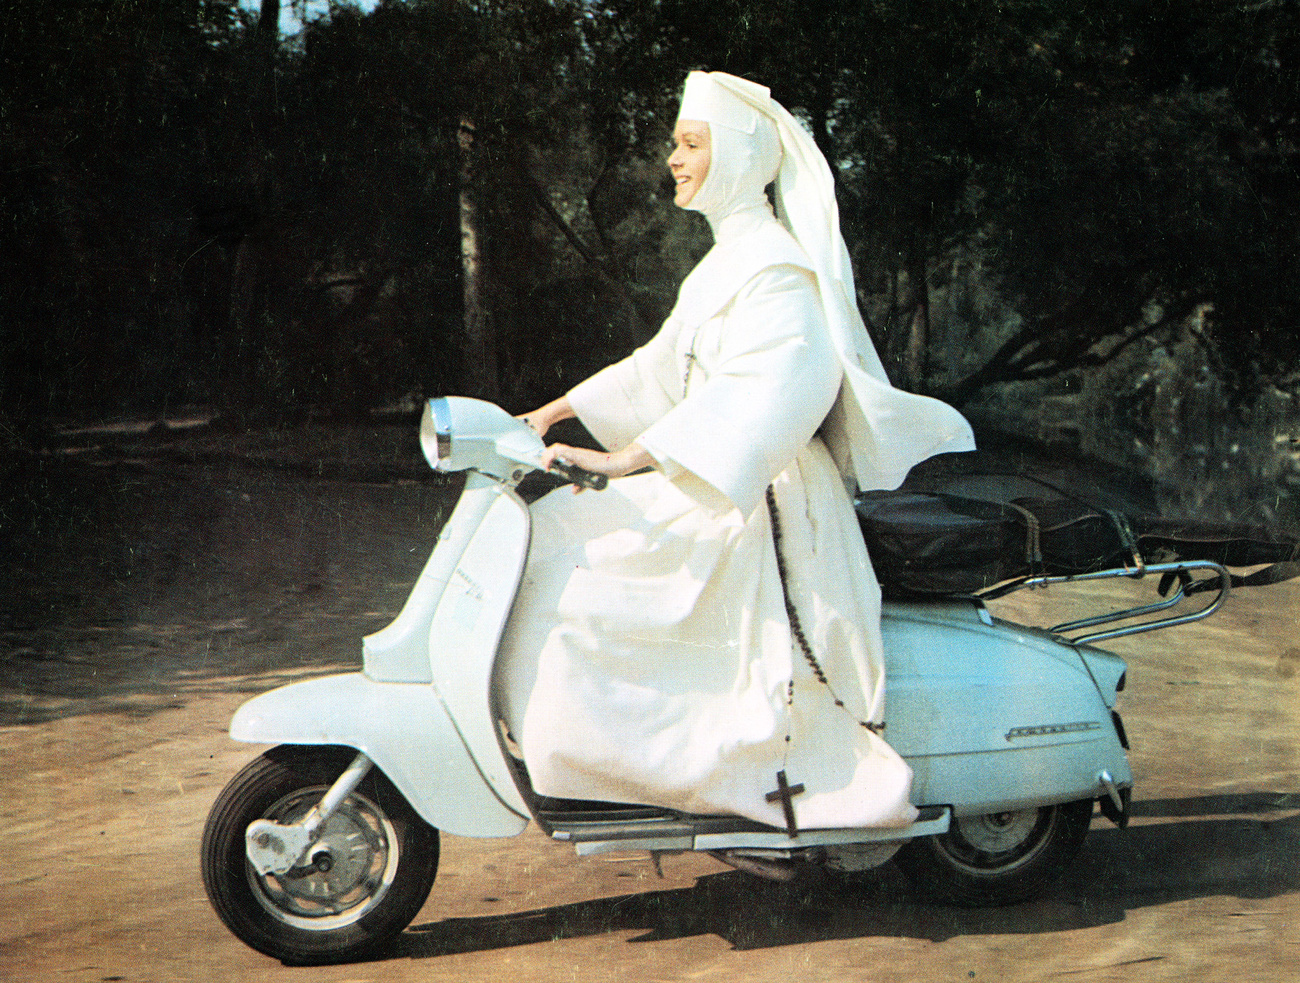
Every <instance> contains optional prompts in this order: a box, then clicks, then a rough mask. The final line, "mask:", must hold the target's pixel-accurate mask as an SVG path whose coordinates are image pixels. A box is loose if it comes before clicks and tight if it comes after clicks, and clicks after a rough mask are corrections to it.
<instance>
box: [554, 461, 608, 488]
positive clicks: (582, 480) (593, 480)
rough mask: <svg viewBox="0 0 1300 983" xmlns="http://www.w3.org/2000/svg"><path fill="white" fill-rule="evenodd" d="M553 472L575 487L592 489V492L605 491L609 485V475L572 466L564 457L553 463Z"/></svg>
mask: <svg viewBox="0 0 1300 983" xmlns="http://www.w3.org/2000/svg"><path fill="white" fill-rule="evenodd" d="M551 470H552V471H554V472H555V473H556V474H558V475H560V476H562V477H564V478H567V479H568V480H569V481H572V482H573V483H574V484H575V485H580V486H582V487H583V488H590V489H591V490H592V491H603V490H604V488H605V486H606V485H608V484H609V476H608V475H603V474H597V473H596V472H595V471H588V470H587V469H586V468H580V467H578V465H576V464H570V463H569V462H568V461H566V460H564V458H562V457H557V458H556V459H555V460H554V461H552V462H551Z"/></svg>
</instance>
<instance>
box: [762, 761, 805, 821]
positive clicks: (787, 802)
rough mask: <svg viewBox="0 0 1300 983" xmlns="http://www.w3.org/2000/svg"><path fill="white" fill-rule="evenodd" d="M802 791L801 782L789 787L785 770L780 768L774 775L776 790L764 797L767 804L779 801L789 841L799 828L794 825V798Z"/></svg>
mask: <svg viewBox="0 0 1300 983" xmlns="http://www.w3.org/2000/svg"><path fill="white" fill-rule="evenodd" d="M803 791H804V787H803V782H800V783H799V784H798V785H791V784H790V783H789V782H788V781H786V777H785V769H784V768H782V769H781V770H780V771H778V772H777V773H776V790H775V791H772V792H768V793H767V795H765V796H764V798H765V799H767V801H768V802H776V801H777V800H778V799H780V800H781V811H782V812H784V813H785V828H786V831H787V832H789V834H790V838H791V839H794V838H795V837H796V836H798V835H799V827H798V826H797V825H795V821H794V797H795V796H796V795H798V794H800V793H801V792H803Z"/></svg>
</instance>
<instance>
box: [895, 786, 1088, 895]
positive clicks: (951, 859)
mask: <svg viewBox="0 0 1300 983" xmlns="http://www.w3.org/2000/svg"><path fill="white" fill-rule="evenodd" d="M1091 822H1092V800H1091V799H1082V800H1080V801H1077V802H1066V803H1063V804H1061V805H1052V806H1043V807H1041V808H1037V809H1025V810H1022V811H1019V812H1000V813H992V814H990V815H987V816H963V817H961V818H955V819H953V821H952V826H951V827H950V828H949V829H948V831H947V832H946V833H941V834H939V835H938V836H927V837H923V838H921V839H917V840H912V841H911V842H910V843H908V844H907V845H905V846H904V847H903V849H902V850H900V851H899V853H898V856H897V857H895V858H894V862H895V863H896V864H898V866H899V868H900V869H901V870H902V871H903V873H904V874H905V875H906V876H907V879H908V880H909V881H911V883H912V885H913V886H914V887H915V888H916V889H917V890H918V891H919V892H920V893H922V894H924V895H925V896H926V897H928V898H930V899H931V900H934V901H938V902H940V903H942V904H956V905H964V906H967V907H986V906H995V905H1008V904H1016V903H1018V902H1020V901H1027V900H1028V899H1030V898H1032V897H1034V896H1036V895H1037V894H1039V893H1040V892H1042V891H1043V890H1044V889H1045V888H1046V887H1047V886H1048V885H1049V884H1051V883H1052V882H1053V881H1055V880H1056V879H1057V878H1058V877H1059V876H1060V875H1061V873H1062V871H1064V870H1065V868H1066V867H1068V866H1069V864H1070V863H1071V861H1073V860H1074V858H1075V856H1076V855H1077V854H1078V852H1079V848H1080V847H1081V846H1083V838H1084V837H1085V836H1086V835H1087V833H1088V826H1089V824H1090V823H1091Z"/></svg>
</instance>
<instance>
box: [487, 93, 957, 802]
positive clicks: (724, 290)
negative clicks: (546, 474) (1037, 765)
mask: <svg viewBox="0 0 1300 983" xmlns="http://www.w3.org/2000/svg"><path fill="white" fill-rule="evenodd" d="M680 117H681V118H682V119H689V120H702V121H704V122H706V123H708V124H709V130H710V137H711V144H712V154H711V156H712V159H711V163H710V165H709V169H708V172H707V174H706V176H705V179H704V182H703V184H702V185H701V187H700V188H699V190H698V191H697V193H696V194H695V196H694V198H693V199H692V200H691V202H690V204H689V206H688V207H690V208H693V209H697V210H699V211H701V212H703V213H704V215H705V217H706V218H707V219H708V221H709V224H710V226H711V227H712V229H713V235H714V246H713V248H712V249H711V250H710V251H709V253H708V254H707V255H706V256H705V257H704V259H703V260H701V261H700V263H699V265H698V266H696V268H695V269H694V270H692V272H691V273H690V275H689V276H687V278H686V279H685V281H683V283H682V286H681V289H680V292H679V294H678V300H677V305H676V306H675V307H674V309H673V311H672V312H671V314H670V315H669V316H668V319H667V320H666V321H665V322H664V325H663V327H662V328H661V329H660V331H659V332H658V334H656V335H655V336H654V338H652V339H651V340H650V341H649V342H648V343H647V344H646V345H644V346H643V347H642V348H639V349H637V351H635V352H634V353H633V354H632V355H630V356H628V357H627V358H625V359H624V360H623V361H621V362H618V363H617V364H615V365H612V366H610V367H609V368H607V369H604V370H602V371H601V372H598V373H597V374H596V375H594V376H592V377H591V378H590V379H588V380H587V381H585V382H583V383H581V384H580V385H578V386H577V387H575V388H574V389H573V390H572V391H571V392H570V393H569V394H568V395H569V401H570V403H571V404H572V406H573V408H574V410H575V412H576V413H577V415H578V418H579V419H580V420H581V421H582V423H583V424H584V425H586V427H587V428H588V429H589V430H590V431H591V433H592V434H593V435H594V436H595V437H596V438H597V439H598V440H599V441H600V442H601V443H602V444H604V445H605V447H606V448H609V449H611V450H616V449H620V448H622V447H625V446H626V445H627V444H628V443H630V442H632V441H634V440H635V441H637V442H638V443H639V444H640V445H641V446H642V447H644V448H645V449H646V450H647V451H649V452H650V454H651V455H652V456H653V457H654V459H655V461H656V463H657V467H656V469H655V470H653V471H650V472H647V473H644V474H639V475H631V476H628V477H625V478H619V479H616V480H614V481H612V482H610V485H609V487H608V489H606V490H605V491H603V492H599V493H593V492H587V493H585V494H582V495H572V494H570V493H569V492H568V491H567V490H561V491H559V492H555V493H552V494H550V495H547V496H546V497H544V498H542V499H541V500H539V501H538V502H536V503H534V505H533V507H532V512H533V539H532V546H531V549H530V553H529V559H528V564H527V568H526V569H525V572H524V581H523V585H522V586H521V589H520V593H519V596H518V599H517V601H516V603H515V607H514V610H513V612H512V614H511V618H510V622H509V624H508V625H507V628H506V634H505V637H504V639H503V641H502V646H501V654H500V657H499V660H498V669H497V677H496V680H495V685H496V698H497V703H498V706H499V707H500V708H501V712H502V714H503V716H504V717H505V721H506V724H507V726H508V727H509V729H510V731H511V733H512V734H513V735H514V737H515V738H516V740H517V741H518V744H519V747H520V748H521V750H522V753H523V757H524V761H525V764H526V766H527V768H528V772H529V776H530V778H531V780H532V783H533V787H534V789H535V790H536V791H537V792H538V793H540V794H542V795H548V796H554V797H561V798H574V799H589V800H603V801H614V802H636V803H644V804H650V805H658V806H664V807H668V808H672V809H678V810H681V811H683V812H688V813H707V814H717V813H723V814H734V815H739V816H745V817H748V818H751V819H754V820H757V821H759V822H763V823H767V824H770V825H772V826H778V827H780V826H784V825H785V819H784V815H783V811H782V809H783V807H782V804H781V803H780V802H779V801H768V799H767V794H768V793H769V792H771V791H773V790H774V789H775V788H776V773H777V772H778V771H780V770H784V771H785V772H786V773H787V774H788V776H789V782H790V783H791V784H792V785H793V784H802V785H803V786H804V791H803V792H802V793H801V794H799V795H798V796H797V797H795V799H794V800H793V805H794V812H795V817H796V821H797V823H798V825H799V827H800V828H819V827H840V826H900V825H905V824H907V823H909V822H911V821H912V820H913V819H914V818H915V814H916V813H915V809H914V808H913V806H912V805H911V804H910V802H909V800H908V795H909V791H910V787H911V777H912V776H911V771H910V769H909V768H908V766H907V765H906V763H904V762H903V760H902V759H901V758H900V757H899V756H898V755H897V754H896V753H895V752H894V751H893V749H891V748H890V747H889V745H888V744H887V743H886V742H885V740H883V739H882V738H881V736H878V735H877V734H876V733H873V732H872V731H871V730H869V729H867V728H864V727H863V726H862V725H861V723H862V722H869V723H872V724H880V723H882V722H884V721H885V694H884V679H885V668H884V659H883V654H882V652H881V641H880V590H879V586H878V585H877V582H876V579H875V575H874V573H873V572H872V569H871V564H870V562H869V560H868V558H867V554H866V549H865V547H864V545H863V542H862V536H861V533H860V531H859V529H858V525H857V519H856V517H855V515H854V512H853V508H852V503H851V501H850V498H849V494H848V492H847V491H846V483H847V484H851V483H856V484H857V485H858V486H859V487H861V488H883V487H894V486H896V485H897V484H898V483H899V482H900V481H901V480H902V479H903V477H904V476H905V475H906V474H907V471H908V470H909V469H910V468H911V467H912V466H913V465H914V464H915V463H917V462H918V461H921V460H923V459H925V458H927V457H929V456H931V455H933V454H936V453H941V452H945V451H958V450H968V449H970V448H971V447H973V440H972V438H971V433H970V428H969V427H968V425H967V424H966V422H965V420H964V419H962V417H961V416H960V415H959V414H958V413H957V412H956V411H955V410H953V409H952V408H951V407H949V406H947V405H945V404H943V403H940V402H937V401H935V400H932V399H927V398H925V397H921V396H916V395H913V394H910V393H904V392H901V391H899V390H897V389H894V388H893V387H891V386H890V385H889V383H888V381H887V379H886V378H885V374H884V371H883V369H882V368H881V365H880V360H879V358H878V357H877V355H876V353H875V350H874V348H873V347H872V345H871V343H870V341H869V339H868V338H867V334H866V331H865V328H864V327H863V324H862V320H861V317H860V316H859V315H858V311H857V306H856V304H855V303H854V302H853V297H854V292H853V279H852V272H851V270H850V267H849V261H848V255H847V251H846V250H845V248H844V243H843V240H842V238H841V237H840V232H839V214H838V210H837V208H836V204H835V196H834V186H833V182H832V178H831V173H830V169H829V167H828V166H827V164H826V161H825V159H824V158H823V157H822V155H821V153H820V152H819V151H818V150H817V148H816V146H815V145H814V144H813V142H812V140H811V138H810V137H809V135H808V134H807V133H806V132H805V131H804V130H803V128H802V127H801V126H800V125H799V123H798V122H797V121H796V120H795V119H794V118H793V117H792V116H791V115H790V114H789V113H788V112H786V111H785V110H784V109H783V108H782V107H781V106H780V105H779V104H777V103H776V102H774V101H773V100H772V99H771V97H770V95H769V94H768V90H767V89H766V88H763V87H762V86H758V85H754V84H753V83H750V82H746V81H745V80H743V79H738V78H736V77H734V76H730V75H725V74H722V73H703V72H692V73H691V74H690V75H689V76H688V78H687V81H686V86H685V89H684V91H683V95H682V105H681V110H680ZM773 181H775V187H776V198H777V210H778V214H779V215H780V216H781V217H780V220H778V218H777V217H776V216H774V215H773V213H772V210H771V208H770V207H769V205H768V202H767V198H766V195H765V193H764V188H765V187H766V186H767V185H768V184H770V183H772V182H773ZM769 485H770V486H772V489H773V491H774V494H775V501H776V505H777V510H778V515H779V517H780V524H781V553H782V556H783V557H784V560H785V565H786V579H787V583H786V590H787V591H788V594H789V599H790V601H791V602H792V603H793V605H794V607H795V610H796V612H797V613H798V615H799V619H800V621H801V623H802V625H803V628H804V633H805V635H806V637H807V639H808V641H809V643H810V644H811V647H812V650H813V652H814V653H815V655H816V658H817V659H818V661H819V662H820V664H821V666H822V667H823V669H824V671H825V673H826V676H827V677H828V679H829V681H830V684H831V686H832V687H833V688H834V693H832V692H831V690H830V689H829V688H828V687H827V686H826V685H824V684H822V683H821V682H819V681H818V680H817V679H816V678H815V677H814V674H813V671H812V669H811V668H810V667H809V665H808V664H807V662H806V660H805V659H804V657H803V654H802V653H801V651H800V650H799V649H798V648H797V646H796V645H795V643H794V639H793V638H792V635H791V631H790V626H789V621H788V619H787V615H786V607H785V596H784V594H783V589H782V583H781V578H780V575H779V574H778V571H777V559H776V552H775V548H774V543H773V531H772V524H771V520H770V517H769V513H768V509H767V506H766V504H765V503H764V495H765V492H766V489H767V488H768V486H769ZM791 679H793V681H794V686H793V696H792V697H791V696H790V692H789V684H790V681H791ZM836 697H839V698H840V699H841V700H843V702H844V704H845V706H844V707H843V708H837V707H836V706H835V698H836ZM883 733H884V735H885V737H887V736H888V730H885V731H884V732H883Z"/></svg>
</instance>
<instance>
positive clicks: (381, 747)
mask: <svg viewBox="0 0 1300 983" xmlns="http://www.w3.org/2000/svg"><path fill="white" fill-rule="evenodd" d="M230 736H231V737H233V738H234V739H235V740H238V741H248V742H250V743H259V744H260V743H266V744H309V745H322V744H339V745H344V746H347V747H353V748H356V749H357V750H358V751H361V752H363V753H365V754H366V755H367V756H369V758H370V759H371V760H372V761H373V762H374V763H375V764H376V765H377V766H378V767H379V769H380V770H381V771H383V773H384V774H385V775H387V776H388V778H389V779H390V780H391V781H392V783H393V784H394V785H395V786H397V789H398V791H399V792H401V793H402V795H403V796H405V797H406V800H407V802H409V803H410V804H411V807H412V808H413V809H415V811H416V812H417V813H419V814H420V816H421V818H423V819H424V820H425V822H427V823H429V824H430V825H431V826H434V827H436V828H438V829H440V830H445V831H446V832H448V833H454V834H456V835H458V836H480V837H482V836H515V835H518V834H519V833H521V832H523V830H524V828H525V827H526V826H527V825H528V820H527V819H526V818H525V817H524V816H522V815H520V814H518V813H517V812H515V811H513V810H511V809H510V808H508V807H507V806H506V805H505V804H504V803H503V802H502V801H501V799H500V798H498V797H497V796H496V795H495V794H494V793H493V791H492V789H491V788H490V787H489V785H488V784H487V782H486V780H485V779H484V777H483V775H482V774H481V773H480V772H479V770H478V768H477V767H476V766H475V764H474V760H473V758H471V757H470V755H469V753H468V752H467V751H466V749H465V745H464V744H463V743H462V741H461V739H460V736H459V735H458V734H457V733H456V729H455V728H454V727H453V726H452V723H451V720H450V719H449V718H448V716H447V711H446V709H445V708H444V707H443V704H442V701H441V700H440V699H439V698H438V694H437V693H435V692H434V690H433V688H432V687H431V686H429V685H428V684H423V685H422V684H419V683H381V682H375V681H374V680H372V679H368V678H366V677H365V676H363V675H362V674H361V673H346V674H343V675H338V676H326V677H323V678H320V679H309V680H304V681H303V682H300V683H292V684H290V685H288V686H282V687H280V688H279V689H275V690H271V691H270V692H268V693H263V694H262V695H261V696H257V697H254V698H253V699H251V700H249V701H248V702H247V703H245V704H244V705H243V706H242V707H240V708H239V710H238V711H237V712H236V713H235V716H234V719H233V720H232V721H231V724H230Z"/></svg>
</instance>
